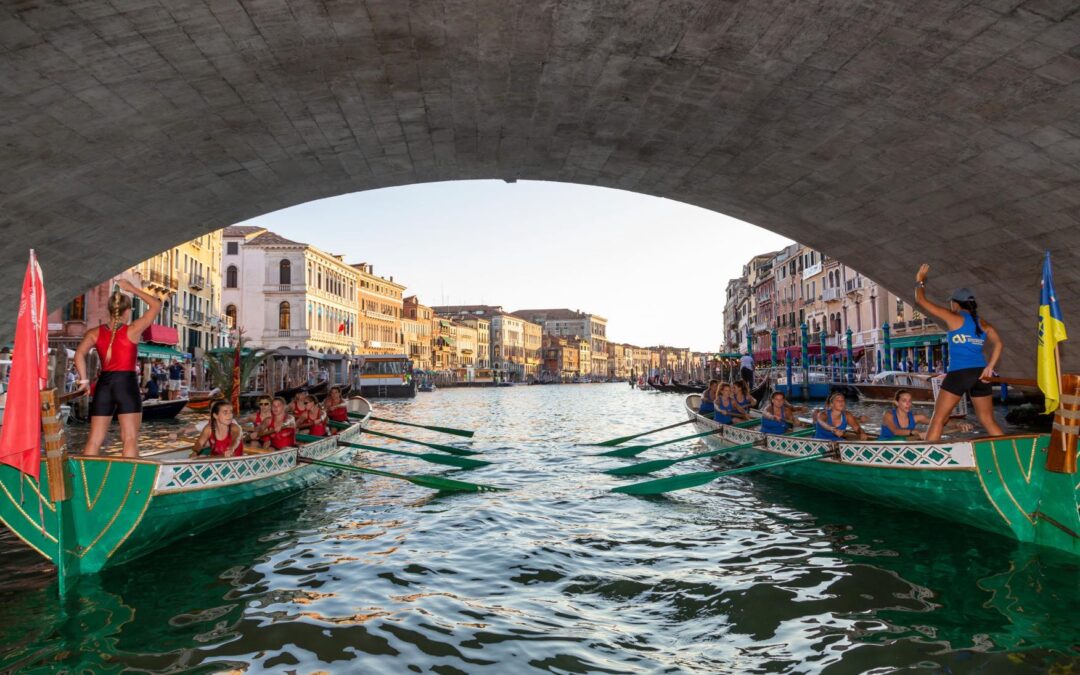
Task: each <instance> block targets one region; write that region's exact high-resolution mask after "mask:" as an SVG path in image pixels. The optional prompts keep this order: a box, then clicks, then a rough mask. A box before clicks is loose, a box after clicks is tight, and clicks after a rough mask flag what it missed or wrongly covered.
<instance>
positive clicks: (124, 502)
mask: <svg viewBox="0 0 1080 675" xmlns="http://www.w3.org/2000/svg"><path fill="white" fill-rule="evenodd" d="M349 407H350V410H352V411H353V412H358V413H361V414H362V415H363V417H362V419H359V420H358V421H357V422H356V423H355V424H352V425H351V426H350V427H348V428H347V429H345V430H343V431H342V432H341V433H339V434H338V435H337V436H330V437H327V438H326V439H323V440H320V441H317V442H314V443H309V444H306V445H303V446H301V447H299V448H295V447H294V448H286V449H284V450H273V451H260V450H255V451H251V450H249V451H247V452H248V453H250V454H245V455H244V456H241V457H220V458H215V459H209V458H205V457H203V458H196V459H191V458H189V457H188V455H189V451H188V449H186V448H184V449H178V450H175V451H169V452H166V453H161V454H156V455H153V456H147V457H142V458H139V459H128V458H124V457H120V456H110V455H103V456H98V457H83V456H79V455H74V456H68V455H64V456H62V458H61V462H62V470H61V471H49V470H48V467H47V465H46V460H44V459H43V460H42V467H41V479H40V483H39V482H38V481H35V480H33V479H32V478H30V477H29V476H27V475H26V474H24V473H22V472H20V471H19V470H17V469H16V468H14V467H12V466H8V465H6V464H5V465H0V521H3V523H4V524H5V525H7V527H8V528H9V529H11V530H12V532H14V533H15V534H16V536H18V537H19V538H20V539H22V540H23V541H24V542H25V543H26V544H27V545H28V546H30V547H31V548H33V549H34V550H35V551H37V552H38V553H40V554H41V555H42V556H44V557H45V558H47V559H48V560H50V561H52V562H53V563H54V564H56V566H57V571H58V575H59V578H60V587H61V591H62V592H64V590H65V589H67V588H70V587H71V585H72V584H73V583H74V581H75V580H76V579H77V577H78V576H80V575H85V574H93V573H95V572H98V571H100V570H103V569H106V568H109V567H115V566H117V565H122V564H124V563H126V562H129V561H131V560H134V559H136V558H139V557H142V556H144V555H147V554H148V553H151V552H153V551H155V550H157V549H160V548H162V547H164V546H166V545H168V544H170V543H172V542H174V541H176V540H178V539H180V538H182V537H184V536H187V535H190V534H194V533H197V532H202V531H204V530H208V529H210V528H213V527H215V526H217V525H220V524H222V523H224V522H226V521H229V520H234V519H237V518H241V517H243V516H245V515H247V514H249V513H252V512H254V511H256V510H258V509H261V508H264V507H266V506H269V505H270V504H273V503H275V502H278V501H281V500H283V499H286V498H288V497H289V496H291V495H293V494H295V493H297V492H298V491H300V490H302V489H304V488H306V487H308V486H309V485H311V484H313V483H315V482H317V481H319V480H322V479H323V478H325V477H326V476H327V475H329V474H331V473H333V472H334V471H335V469H332V468H327V467H325V466H320V465H314V464H307V463H305V462H304V460H311V459H314V460H337V461H341V460H342V459H345V458H346V457H348V456H349V455H350V454H351V453H352V452H353V451H352V450H351V449H349V448H347V447H345V446H343V445H339V444H338V440H344V441H348V440H350V439H352V438H354V437H355V436H356V435H357V434H359V432H360V425H361V424H362V423H363V422H364V421H366V420H367V418H368V417H370V414H371V406H370V404H369V403H368V402H367V401H366V400H364V399H362V398H353V399H349ZM55 476H64V477H65V480H64V481H63V482H64V483H66V485H64V486H61V485H50V481H51V480H52V479H54V477H55ZM58 488H60V489H61V491H63V492H64V493H65V494H66V497H67V498H66V499H60V500H57V501H53V499H52V498H51V495H53V494H54V493H55V492H56V490H57V489H58Z"/></svg>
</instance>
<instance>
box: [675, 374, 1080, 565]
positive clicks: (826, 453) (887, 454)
mask: <svg viewBox="0 0 1080 675" xmlns="http://www.w3.org/2000/svg"><path fill="white" fill-rule="evenodd" d="M699 403H700V396H699V395H697V394H692V395H690V396H687V397H686V403H685V405H686V414H687V416H688V418H689V419H691V420H693V421H694V426H695V427H697V428H698V429H699V430H701V431H710V430H715V429H717V428H719V427H723V431H722V433H720V434H715V435H712V436H706V437H705V440H706V442H707V443H709V444H710V445H712V446H713V447H716V448H718V449H719V448H723V447H727V446H730V445H732V444H747V443H752V444H753V445H752V446H751V447H750V448H748V449H739V450H737V451H734V452H732V453H730V454H728V455H726V456H727V457H728V458H729V459H731V460H733V461H735V462H737V463H740V464H741V463H745V464H759V463H764V462H770V461H775V460H783V459H792V458H802V457H811V456H815V457H819V459H816V460H813V461H806V462H798V463H792V464H787V465H782V466H777V467H774V468H769V469H762V472H763V473H768V474H770V475H775V476H777V477H779V478H782V479H784V480H789V481H792V482H795V483H800V484H802V485H807V486H809V487H812V488H817V489H820V490H825V491H829V492H835V493H838V494H842V495H846V496H850V497H855V498H858V499H864V500H867V501H871V502H876V503H878V504H884V505H885V506H889V507H893V508H899V509H906V510H911V511H917V512H920V513H925V514H928V515H931V516H934V517H937V518H942V519H944V520H950V521H953V522H957V523H961V524H964V525H969V526H972V527H976V528H979V529H982V530H985V531H987V532H992V533H994V534H998V535H1002V536H1006V537H1010V538H1012V539H1016V540H1019V541H1022V542H1030V543H1035V544H1038V545H1042V546H1048V547H1051V548H1056V549H1059V550H1062V551H1066V552H1068V553H1072V554H1074V555H1080V513H1078V499H1077V491H1078V489H1080V485H1077V484H1076V475H1075V474H1070V473H1060V472H1055V471H1051V470H1049V469H1048V468H1046V466H1045V464H1046V456H1047V453H1046V450H1047V446H1048V445H1049V442H1050V437H1049V436H1048V435H1043V434H1023V435H1014V436H998V437H994V438H972V439H960V440H954V441H948V442H944V441H942V442H937V443H907V442H893V443H889V442H879V441H851V442H848V441H842V442H839V443H836V442H832V441H822V440H815V439H811V438H793V437H790V436H774V435H768V434H764V433H762V432H760V431H758V430H754V429H742V428H738V427H735V426H730V425H720V424H718V423H717V422H714V421H713V420H711V419H708V418H706V417H703V416H701V415H699V414H697V409H698V405H699Z"/></svg>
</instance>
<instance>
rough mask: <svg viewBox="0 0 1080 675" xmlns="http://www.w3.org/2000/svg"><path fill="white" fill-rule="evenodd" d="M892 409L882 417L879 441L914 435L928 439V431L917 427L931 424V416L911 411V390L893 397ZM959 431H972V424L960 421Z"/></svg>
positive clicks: (900, 392) (903, 390)
mask: <svg viewBox="0 0 1080 675" xmlns="http://www.w3.org/2000/svg"><path fill="white" fill-rule="evenodd" d="M893 402H894V404H895V405H894V406H893V409H892V410H888V411H886V412H885V414H884V416H882V418H881V433H879V434H878V440H879V441H899V440H903V439H906V438H911V437H912V436H914V437H915V438H917V439H919V440H920V441H922V440H925V439H926V432H923V431H919V430H918V429H916V425H918V424H926V425H929V424H930V418H929V417H927V416H926V415H923V414H921V413H914V412H912V411H911V407H912V400H911V392H910V391H908V390H906V389H901V390H900V391H898V392H896V396H894V397H893ZM956 428H957V429H958V430H959V431H971V429H972V426H971V425H970V424H965V423H960V424H958V425H957V426H956Z"/></svg>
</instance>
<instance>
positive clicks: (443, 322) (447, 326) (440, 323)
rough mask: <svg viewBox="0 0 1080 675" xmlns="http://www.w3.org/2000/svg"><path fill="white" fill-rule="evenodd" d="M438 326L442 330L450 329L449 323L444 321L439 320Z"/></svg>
mask: <svg viewBox="0 0 1080 675" xmlns="http://www.w3.org/2000/svg"><path fill="white" fill-rule="evenodd" d="M439 325H440V326H442V327H443V328H450V322H449V321H446V320H444V319H439Z"/></svg>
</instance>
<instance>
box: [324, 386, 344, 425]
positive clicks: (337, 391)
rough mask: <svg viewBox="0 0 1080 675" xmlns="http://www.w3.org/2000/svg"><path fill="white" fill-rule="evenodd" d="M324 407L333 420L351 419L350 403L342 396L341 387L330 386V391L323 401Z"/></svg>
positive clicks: (328, 416) (327, 415) (329, 417)
mask: <svg viewBox="0 0 1080 675" xmlns="http://www.w3.org/2000/svg"><path fill="white" fill-rule="evenodd" d="M323 409H324V410H325V411H326V417H327V419H329V420H330V421H331V422H348V421H349V404H348V403H346V402H345V399H343V398H342V397H341V387H330V393H329V394H327V396H326V400H325V401H323ZM335 433H337V432H336V431H335Z"/></svg>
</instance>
